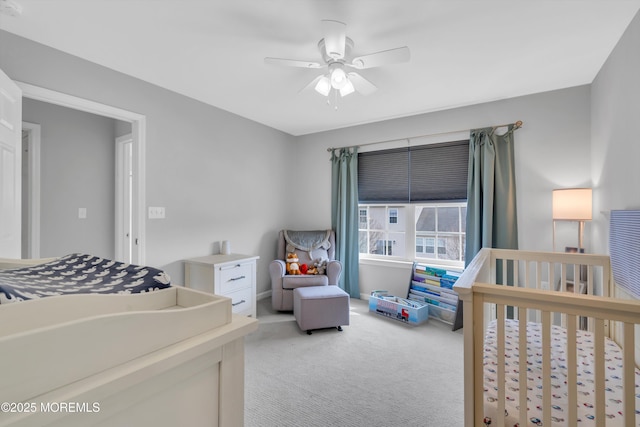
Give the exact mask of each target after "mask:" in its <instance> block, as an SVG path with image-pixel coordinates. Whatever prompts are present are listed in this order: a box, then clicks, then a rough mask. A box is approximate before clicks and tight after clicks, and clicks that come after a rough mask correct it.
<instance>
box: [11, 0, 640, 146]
mask: <svg viewBox="0 0 640 427" xmlns="http://www.w3.org/2000/svg"><path fill="white" fill-rule="evenodd" d="M4 1H7V0H0V3H2V2H4ZM9 1H11V2H15V3H17V4H18V5H19V6H20V7H21V8H22V13H21V14H20V15H19V16H15V17H12V16H6V15H0V28H1V29H4V30H6V31H9V32H11V33H15V34H18V35H20V36H23V37H26V38H29V39H32V40H34V41H37V42H39V43H42V44H45V45H48V46H51V47H54V48H56V49H59V50H62V51H64V52H68V53H70V54H73V55H77V56H79V57H82V58H85V59H87V60H89V61H92V62H95V63H98V64H101V65H104V66H106V67H109V68H111V69H114V70H117V71H120V72H123V73H126V74H129V75H132V76H135V77H137V78H139V79H142V80H146V81H148V82H151V83H154V84H156V85H159V86H163V87H165V88H167V89H170V90H172V91H175V92H178V93H181V94H184V95H187V96H189V97H192V98H195V99H198V100H200V101H202V102H205V103H208V104H211V105H214V106H216V107H219V108H222V109H224V110H227V111H230V112H233V113H236V114H238V115H240V116H243V117H246V118H249V119H251V120H255V121H257V122H260V123H263V124H265V125H268V126H271V127H273V128H276V129H280V130H282V131H284V132H287V133H290V134H292V135H303V134H307V133H313V132H318V131H324V130H329V129H335V128H341V127H346V126H352V125H355V124H362V123H370V122H375V121H380V120H385V119H389V118H396V117H403V116H409V115H414V114H418V113H423V112H429V111H436V110H442V109H447V108H452V107H458V106H464V105H470V104H476V103H481V102H486V101H493V100H497V99H504V98H510V97H514V96H519V95H526V94H530V93H536V92H543V91H548V90H554V89H560V88H565V87H571V86H577V85H582V84H588V83H591V82H592V81H593V79H594V77H595V76H596V74H597V72H598V70H599V69H600V67H601V66H602V64H603V63H604V62H605V60H606V58H607V56H608V55H609V53H610V52H611V50H612V49H613V48H614V46H615V44H616V43H617V41H618V40H619V39H620V37H621V35H622V33H623V32H624V30H625V29H626V27H627V26H628V24H629V23H630V21H631V19H632V18H633V17H634V15H635V14H636V12H637V11H638V9H639V8H640V0H598V1H589V0H572V1H568V0H547V1H545V0H532V1H529V0H510V1H485V0H469V1H460V0H458V1H456V0H439V1H436V0H180V1H178V0H127V1H125V0H9ZM322 19H334V20H339V21H342V22H345V23H346V24H347V36H348V37H350V38H351V39H353V41H354V43H355V46H354V49H353V54H354V55H356V56H360V55H365V54H369V53H374V52H377V51H381V50H386V49H391V48H395V47H400V46H408V47H409V48H410V50H411V60H410V62H408V63H404V64H395V65H389V66H385V67H381V68H374V69H367V70H362V71H360V74H361V75H362V76H364V77H366V78H367V79H368V80H370V81H371V82H373V83H375V84H376V85H377V86H378V88H379V90H378V91H377V92H375V93H374V94H372V95H369V96H366V97H365V96H362V95H359V94H352V95H349V96H348V97H345V98H343V99H341V100H339V108H338V109H337V110H335V109H334V108H333V107H331V106H328V105H327V103H326V98H323V97H322V96H320V95H319V94H317V93H315V92H314V91H313V90H310V91H304V92H302V93H300V92H299V91H300V90H301V89H302V88H304V87H305V86H306V85H307V84H308V83H309V82H310V81H311V80H313V79H314V78H315V77H316V76H317V75H318V74H320V72H321V70H313V69H302V68H284V67H277V66H273V65H267V64H265V63H264V57H266V56H271V57H281V58H292V59H301V60H309V61H320V60H321V56H320V53H319V52H318V49H317V44H318V41H319V40H320V38H322V35H321V25H320V21H321V20H322Z"/></svg>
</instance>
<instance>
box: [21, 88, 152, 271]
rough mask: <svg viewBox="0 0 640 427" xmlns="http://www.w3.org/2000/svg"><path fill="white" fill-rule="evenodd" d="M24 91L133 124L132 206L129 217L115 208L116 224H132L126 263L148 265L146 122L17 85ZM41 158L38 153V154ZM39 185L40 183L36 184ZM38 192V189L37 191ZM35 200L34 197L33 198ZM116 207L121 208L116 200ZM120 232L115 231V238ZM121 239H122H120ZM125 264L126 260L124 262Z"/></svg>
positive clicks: (80, 100)
mask: <svg viewBox="0 0 640 427" xmlns="http://www.w3.org/2000/svg"><path fill="white" fill-rule="evenodd" d="M15 83H16V84H17V85H18V86H19V87H20V89H21V90H22V96H23V98H29V99H34V100H37V101H42V102H46V103H50V104H54V105H60V106H63V107H67V108H71V109H75V110H80V111H84V112H88V113H92V114H95V115H99V116H104V117H109V118H113V119H116V120H120V121H123V122H128V123H130V124H131V135H130V156H129V157H128V160H127V161H129V162H130V171H131V176H130V186H129V189H130V193H129V195H128V196H127V197H128V200H129V201H130V202H129V206H128V208H129V209H128V213H125V212H123V210H122V209H121V208H116V213H115V214H116V224H118V223H121V224H122V223H124V222H125V221H129V224H130V225H129V226H128V227H129V230H130V231H129V233H130V236H129V237H130V241H131V245H130V246H129V248H130V250H129V251H128V253H126V254H124V255H122V254H120V255H121V257H120V258H121V259H122V257H123V256H126V257H127V258H128V259H127V260H126V261H127V262H131V263H137V264H144V262H145V238H144V237H145V216H144V213H145V180H144V177H145V157H144V153H145V135H146V132H145V131H146V122H145V116H143V115H140V114H137V113H133V112H130V111H127V110H122V109H119V108H115V107H111V106H108V105H104V104H100V103H97V102H94V101H89V100H86V99H83V98H78V97H75V96H71V95H67V94H64V93H61V92H56V91H52V90H49V89H45V88H41V87H38V86H33V85H30V84H26V83H22V82H15ZM38 155H39V153H38ZM36 182H39V180H38V181H36ZM38 191H39V189H38ZM32 197H33V195H32ZM116 206H119V203H118V201H117V200H116ZM125 217H126V218H125ZM28 221H29V226H28V227H27V228H28V229H29V230H31V229H33V228H34V226H35V227H36V228H37V226H38V225H39V219H38V221H37V225H36V221H35V220H34V217H33V216H29V217H28ZM117 233H118V228H117V227H116V234H117ZM120 236H121V235H120ZM115 239H116V246H115V247H116V253H118V247H119V246H120V247H122V245H121V244H119V242H118V237H117V236H116V237H115ZM37 256H39V253H37V251H32V257H37ZM122 260H124V259H122Z"/></svg>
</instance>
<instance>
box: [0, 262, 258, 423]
mask: <svg viewBox="0 0 640 427" xmlns="http://www.w3.org/2000/svg"><path fill="white" fill-rule="evenodd" d="M44 261H46V260H44ZM35 263H37V262H35ZM18 264H20V265H18V266H21V265H24V263H18ZM15 266H16V264H15V263H11V262H4V263H3V262H2V260H0V268H10V267H15ZM256 328H257V321H256V320H255V319H252V318H249V317H245V316H238V315H234V314H232V312H231V300H230V299H228V298H225V297H221V296H217V295H212V294H208V293H204V292H199V291H195V290H192V289H186V288H182V287H170V288H167V289H162V290H159V291H155V292H150V293H146V294H132V295H88V294H84V295H67V296H59V297H48V298H42V299H38V300H31V301H24V302H16V303H11V304H5V305H1V306H0V366H2V371H1V373H0V402H7V403H2V405H3V407H2V408H0V426H3V427H4V426H15V427H18V426H91V425H98V424H99V425H100V426H123V425H149V426H151V425H152V426H167V427H168V426H172V427H173V426H183V425H184V426H228V427H236V426H242V425H243V423H244V336H245V335H247V334H248V333H250V332H252V331H254V330H255V329H256Z"/></svg>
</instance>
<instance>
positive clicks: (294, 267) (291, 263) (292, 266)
mask: <svg viewBox="0 0 640 427" xmlns="http://www.w3.org/2000/svg"><path fill="white" fill-rule="evenodd" d="M287 274H293V275H296V274H300V264H298V254H296V253H295V252H289V253H288V254H287Z"/></svg>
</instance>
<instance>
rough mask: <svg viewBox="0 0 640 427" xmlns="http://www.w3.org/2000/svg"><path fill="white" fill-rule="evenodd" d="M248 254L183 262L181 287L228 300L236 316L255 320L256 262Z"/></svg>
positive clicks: (205, 257) (215, 256)
mask: <svg viewBox="0 0 640 427" xmlns="http://www.w3.org/2000/svg"><path fill="white" fill-rule="evenodd" d="M259 258H260V257H258V256H251V255H240V254H230V255H222V254H220V255H209V256H203V257H198V258H190V259H186V260H184V285H185V286H186V287H187V288H192V289H197V290H199V291H205V292H211V293H214V294H216V295H223V296H226V297H229V298H231V306H232V310H233V312H234V313H236V314H244V315H247V316H253V317H256V260H258V259H259Z"/></svg>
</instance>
